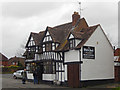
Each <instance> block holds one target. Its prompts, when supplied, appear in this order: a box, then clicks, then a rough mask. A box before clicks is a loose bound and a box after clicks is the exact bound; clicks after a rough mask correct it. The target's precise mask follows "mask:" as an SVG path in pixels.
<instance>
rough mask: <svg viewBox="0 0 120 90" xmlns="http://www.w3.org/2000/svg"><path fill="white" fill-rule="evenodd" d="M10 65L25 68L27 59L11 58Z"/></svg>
mask: <svg viewBox="0 0 120 90" xmlns="http://www.w3.org/2000/svg"><path fill="white" fill-rule="evenodd" d="M8 63H9V65H17V66H22V67H25V58H22V57H16V56H15V57H11V58H10V59H9V62H8Z"/></svg>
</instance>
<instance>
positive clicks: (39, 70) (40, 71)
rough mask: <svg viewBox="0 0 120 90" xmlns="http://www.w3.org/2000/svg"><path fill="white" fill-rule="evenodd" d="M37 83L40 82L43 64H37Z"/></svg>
mask: <svg viewBox="0 0 120 90" xmlns="http://www.w3.org/2000/svg"><path fill="white" fill-rule="evenodd" d="M36 67H37V73H38V82H40V81H42V74H43V63H37V65H36Z"/></svg>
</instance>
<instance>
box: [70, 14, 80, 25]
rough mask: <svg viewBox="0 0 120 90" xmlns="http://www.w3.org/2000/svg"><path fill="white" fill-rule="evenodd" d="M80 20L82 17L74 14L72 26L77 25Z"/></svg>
mask: <svg viewBox="0 0 120 90" xmlns="http://www.w3.org/2000/svg"><path fill="white" fill-rule="evenodd" d="M79 18H80V15H79V14H78V12H74V14H73V15H72V26H74V25H75V24H76V22H77V20H78V19H79Z"/></svg>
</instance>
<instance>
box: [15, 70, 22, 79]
mask: <svg viewBox="0 0 120 90" xmlns="http://www.w3.org/2000/svg"><path fill="white" fill-rule="evenodd" d="M23 71H24V70H18V71H16V72H14V73H13V78H15V79H17V78H22V72H23Z"/></svg>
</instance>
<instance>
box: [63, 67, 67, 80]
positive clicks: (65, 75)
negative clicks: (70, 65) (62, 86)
mask: <svg viewBox="0 0 120 90" xmlns="http://www.w3.org/2000/svg"><path fill="white" fill-rule="evenodd" d="M64 78H65V81H67V65H65V74H64Z"/></svg>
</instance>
